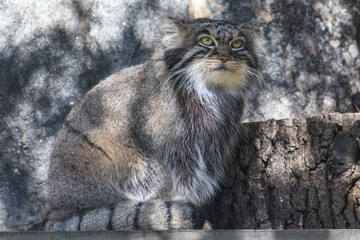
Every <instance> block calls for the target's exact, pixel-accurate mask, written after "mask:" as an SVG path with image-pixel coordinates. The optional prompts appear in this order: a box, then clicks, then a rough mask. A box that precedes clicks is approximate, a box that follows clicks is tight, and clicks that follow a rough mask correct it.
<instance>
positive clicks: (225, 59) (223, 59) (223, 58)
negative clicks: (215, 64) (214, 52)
mask: <svg viewBox="0 0 360 240" xmlns="http://www.w3.org/2000/svg"><path fill="white" fill-rule="evenodd" d="M227 60H229V57H228V56H224V55H222V56H220V61H222V62H223V63H226V62H227Z"/></svg>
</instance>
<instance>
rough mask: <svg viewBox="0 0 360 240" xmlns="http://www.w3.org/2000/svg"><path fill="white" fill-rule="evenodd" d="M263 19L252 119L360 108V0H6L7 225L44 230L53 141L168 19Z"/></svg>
mask: <svg viewBox="0 0 360 240" xmlns="http://www.w3.org/2000/svg"><path fill="white" fill-rule="evenodd" d="M167 16H172V17H179V18H197V17H211V18H217V19H228V20H232V21H234V22H239V23H240V22H244V21H249V20H258V21H259V22H262V23H263V24H264V33H265V37H266V40H267V42H268V53H267V56H266V57H265V59H264V64H263V69H264V70H263V74H264V87H263V89H261V90H259V91H257V92H255V93H254V94H253V96H252V97H251V98H250V99H249V104H248V109H247V114H246V115H245V117H244V120H245V121H254V120H264V119H268V118H288V117H307V116H311V115H317V114H327V113H329V112H332V111H340V112H352V111H358V110H357V108H356V106H359V105H360V81H359V71H360V58H359V45H360V1H351V0H343V1H339V0H330V1H325V0H322V1H320V0H319V1H309V0H291V1H285V0H282V1H273V0H263V1H260V0H246V1H236V0H229V1H226V0H209V1H206V0H199V1H196V0H182V1H180V0H173V1H165V0H158V1H141V0H135V1H134V0H121V1H117V0H109V1H100V0H82V1H80V0H49V1H37V0H27V1H21V0H2V1H0V231H1V230H30V229H33V230H36V229H41V226H42V223H43V220H44V217H45V216H46V212H47V209H48V205H47V203H46V201H45V200H44V198H45V196H46V192H47V189H46V183H45V180H46V177H47V170H48V165H49V155H50V152H51V149H52V145H53V143H54V138H55V136H56V133H57V131H58V130H59V128H60V127H61V124H62V122H63V120H64V118H65V116H66V114H67V113H68V112H69V111H70V109H71V107H72V106H73V105H74V104H75V103H76V102H77V101H78V100H79V98H81V97H82V96H83V95H84V94H85V93H86V92H87V91H88V90H89V89H91V87H93V86H94V85H95V84H97V83H98V82H99V81H100V80H101V79H103V78H104V77H106V76H109V75H110V74H112V73H114V72H115V71H117V70H118V69H121V68H124V67H127V66H130V65H134V64H138V63H140V62H142V61H144V60H145V59H146V58H147V57H148V56H149V49H150V46H151V45H152V39H154V37H155V36H156V32H157V26H158V25H159V23H160V21H161V20H162V19H163V18H165V17H167Z"/></svg>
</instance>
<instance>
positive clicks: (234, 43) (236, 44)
mask: <svg viewBox="0 0 360 240" xmlns="http://www.w3.org/2000/svg"><path fill="white" fill-rule="evenodd" d="M243 45H244V41H243V40H242V39H239V38H238V39H235V40H233V41H232V42H231V47H232V48H235V49H240V48H242V47H243Z"/></svg>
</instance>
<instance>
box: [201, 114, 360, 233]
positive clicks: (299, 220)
mask: <svg viewBox="0 0 360 240" xmlns="http://www.w3.org/2000/svg"><path fill="white" fill-rule="evenodd" d="M244 128H245V129H246V130H245V131H244V134H243V136H245V137H244V138H243V140H242V143H241V147H240V148H239V152H238V157H237V158H236V159H235V160H234V161H233V162H231V164H230V167H229V176H228V178H227V180H226V182H225V184H224V186H223V188H222V190H221V191H219V194H218V196H217V197H215V198H214V199H213V201H212V202H211V204H209V205H208V206H207V207H206V208H207V210H208V211H207V212H208V214H209V215H208V218H209V219H210V221H212V223H213V225H214V227H215V228H221V229H229V228H235V229H267V228H273V229H302V228H304V229H305V228H359V227H360V221H359V218H360V216H359V215H360V166H359V160H360V113H349V114H338V113H335V114H330V115H328V116H316V117H310V118H301V119H284V120H277V121H275V120H267V121H264V122H255V123H254V122H253V123H246V124H244Z"/></svg>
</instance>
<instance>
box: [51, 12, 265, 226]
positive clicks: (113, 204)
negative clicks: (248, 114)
mask: <svg viewBox="0 0 360 240" xmlns="http://www.w3.org/2000/svg"><path fill="white" fill-rule="evenodd" d="M261 35H262V34H261V30H260V29H259V28H257V27H254V26H251V25H236V24H233V23H230V22H226V21H216V20H209V19H198V20H195V21H182V20H177V19H169V20H167V21H166V23H165V24H163V26H162V33H161V34H160V36H161V38H159V39H158V40H157V42H156V44H155V47H154V53H153V57H152V58H151V59H150V60H149V61H147V62H146V63H145V64H143V65H139V66H135V67H131V68H128V69H124V70H123V71H121V72H118V73H116V74H114V75H112V76H110V77H109V78H108V79H106V80H104V81H102V82H101V83H100V84H98V85H97V86H96V87H95V88H94V89H92V90H91V91H89V92H88V93H87V94H86V96H85V97H84V98H83V100H82V101H80V102H79V103H78V104H77V105H76V106H75V107H74V108H73V109H72V111H71V112H70V114H69V115H68V117H67V119H66V121H65V123H64V125H63V127H62V129H61V131H60V132H59V134H58V138H57V141H56V145H55V147H54V151H53V154H52V157H51V166H50V173H49V186H50V196H49V198H50V200H51V202H52V204H53V206H54V210H53V212H52V214H51V216H50V217H49V222H48V224H47V230H54V231H56V230H99V229H172V228H176V229H178V228H193V227H201V225H202V224H203V222H204V218H203V217H202V216H201V215H202V214H200V213H202V210H201V209H200V208H198V206H200V205H201V204H203V203H205V202H206V201H208V200H209V199H210V198H211V197H212V196H213V195H214V193H215V191H216V190H217V189H218V188H219V184H220V182H221V181H222V180H223V179H224V175H225V169H226V161H227V159H229V158H231V157H232V154H233V152H234V150H235V147H236V143H237V139H238V136H239V129H240V118H241V115H242V112H243V108H244V101H245V99H246V95H247V92H248V91H249V89H250V88H251V87H252V86H254V85H256V84H257V83H258V82H259V81H260V79H261V77H260V74H259V73H258V71H257V69H258V65H259V54H260V53H261V51H262V48H261V45H262V44H261V43H262V37H261ZM204 36H205V37H209V38H211V39H212V40H213V45H211V46H207V45H204V44H203V43H201V38H203V37H204ZM239 37H241V39H243V41H244V44H243V46H242V47H241V48H237V49H236V48H233V47H232V45H231V42H232V41H233V39H235V38H239ZM224 58H225V59H226V60H223V59H224Z"/></svg>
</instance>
